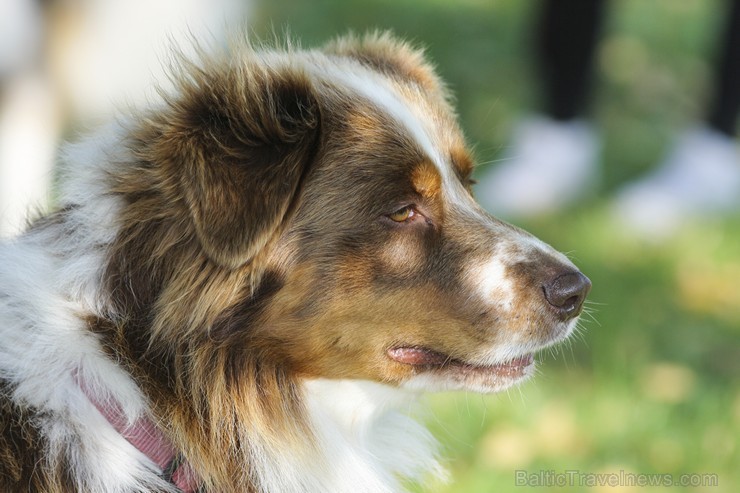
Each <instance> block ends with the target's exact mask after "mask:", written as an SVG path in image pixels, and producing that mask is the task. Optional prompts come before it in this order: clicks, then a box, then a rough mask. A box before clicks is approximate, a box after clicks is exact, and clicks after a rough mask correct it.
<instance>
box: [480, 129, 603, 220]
mask: <svg viewBox="0 0 740 493" xmlns="http://www.w3.org/2000/svg"><path fill="white" fill-rule="evenodd" d="M599 152H600V144H599V140H598V138H597V136H596V132H594V130H593V129H592V127H591V126H590V125H588V124H587V123H585V122H583V121H581V120H573V121H568V122H558V121H555V120H551V119H549V118H545V117H537V118H531V119H528V120H525V121H523V122H522V123H521V124H520V125H519V126H518V128H517V129H516V131H515V134H514V139H513V144H512V146H511V149H510V151H509V152H508V153H507V154H508V155H509V157H508V158H506V159H504V160H503V162H502V164H501V165H500V166H498V167H495V168H493V169H492V170H491V171H490V172H489V173H487V174H485V175H484V176H482V177H481V178H480V179H479V184H478V186H477V196H478V199H479V200H480V202H481V203H482V204H483V206H484V207H485V208H486V209H488V211H489V212H491V213H493V214H495V215H498V216H502V217H508V218H522V217H533V216H540V215H545V214H549V213H553V212H557V211H558V210H560V209H562V208H564V207H566V206H568V205H571V204H572V203H574V202H575V201H577V200H578V199H580V198H582V197H583V196H584V195H585V194H586V193H587V192H589V191H590V190H591V189H592V187H593V186H594V185H595V183H596V181H597V175H598V163H597V159H598V158H597V156H598V154H599Z"/></svg>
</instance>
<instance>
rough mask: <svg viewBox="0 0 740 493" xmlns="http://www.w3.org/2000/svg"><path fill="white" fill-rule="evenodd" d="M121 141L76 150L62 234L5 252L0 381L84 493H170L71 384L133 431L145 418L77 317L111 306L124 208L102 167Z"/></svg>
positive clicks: (41, 235) (43, 234)
mask: <svg viewBox="0 0 740 493" xmlns="http://www.w3.org/2000/svg"><path fill="white" fill-rule="evenodd" d="M119 137H120V129H117V128H115V127H111V128H109V129H106V132H105V133H104V134H103V135H101V136H100V137H95V138H93V139H91V140H90V141H88V143H87V144H86V145H84V146H80V147H76V148H71V149H70V151H69V156H70V157H69V158H68V160H67V164H66V167H67V172H68V173H69V174H70V175H74V176H75V177H76V179H75V180H74V181H72V182H70V184H69V185H68V186H67V188H66V189H65V190H64V191H63V194H62V196H63V202H62V205H63V206H66V205H72V204H75V205H77V206H78V209H76V210H73V211H72V212H71V213H70V217H69V220H68V221H67V222H66V223H65V224H64V225H63V226H62V225H60V226H59V227H58V228H45V229H41V230H36V231H33V232H31V233H29V234H27V235H25V236H22V237H20V238H18V239H16V240H13V241H10V242H8V243H6V244H2V245H0V280H2V284H0V341H1V342H2V343H1V344H0V377H2V378H3V379H5V380H7V381H8V382H10V383H12V384H14V387H15V388H14V392H13V395H12V398H13V400H15V401H16V402H17V403H19V404H21V405H24V406H31V407H33V408H36V409H37V410H39V411H41V412H43V413H44V418H43V419H42V420H41V421H40V423H39V424H40V428H41V430H40V431H41V432H42V433H43V435H44V436H45V437H46V439H47V441H48V449H49V450H48V453H47V454H46V457H47V460H48V461H49V462H50V463H53V462H54V461H55V460H58V459H59V458H60V457H61V456H62V455H66V456H67V458H68V460H69V461H70V462H71V464H72V468H73V474H74V479H75V480H76V482H77V484H78V485H79V489H80V491H96V492H111V493H114V492H121V493H123V492H138V491H141V492H144V491H150V490H151V489H152V488H155V487H156V488H160V489H165V490H166V489H167V488H168V486H167V484H166V483H164V482H163V481H162V480H161V479H160V478H159V477H158V476H157V472H158V471H157V470H156V467H155V466H154V464H152V463H151V462H150V461H149V459H147V458H146V457H145V456H143V455H142V454H141V453H140V452H139V451H138V450H136V449H135V448H134V447H133V446H132V445H131V444H129V443H128V442H127V441H126V440H125V439H124V438H123V437H121V436H120V435H119V434H118V433H117V432H116V431H115V430H114V429H113V427H112V426H111V425H110V424H109V423H108V422H107V421H106V420H105V419H104V418H103V416H102V415H101V414H100V413H99V412H98V411H97V409H96V408H95V407H94V406H93V405H92V404H91V403H90V401H89V400H88V398H87V397H86V396H85V395H84V394H83V392H82V390H81V389H80V387H79V385H78V384H77V382H76V380H75V375H79V376H81V377H82V378H84V379H85V381H86V383H87V384H88V386H89V387H90V388H91V389H92V390H91V391H92V392H95V393H97V394H99V395H100V400H101V401H103V400H105V399H106V398H111V399H115V400H116V401H118V402H119V403H121V404H122V405H123V406H124V412H125V413H126V416H127V417H128V419H129V420H130V421H131V422H133V421H134V420H135V419H136V417H137V416H138V415H140V414H141V413H142V412H144V410H145V409H146V402H145V401H144V399H143V397H142V396H141V394H140V392H139V390H138V388H137V387H136V385H135V384H134V382H133V381H131V379H130V377H129V376H128V375H127V374H126V373H124V372H123V371H122V370H121V369H120V368H119V367H118V366H117V365H116V364H115V363H114V362H113V361H111V360H110V359H109V358H108V357H106V356H105V355H104V352H103V350H102V348H101V346H100V343H99V341H98V340H97V338H96V337H95V336H94V335H93V334H92V333H91V332H90V331H89V330H88V329H87V327H85V325H84V322H83V320H82V319H81V318H80V316H81V315H84V314H87V313H100V310H101V309H102V307H103V306H104V305H105V300H101V299H99V295H98V293H99V292H100V290H99V283H100V279H101V275H102V272H101V269H102V266H103V260H104V258H105V253H106V252H105V245H106V244H107V243H109V242H110V241H111V240H112V239H113V237H114V236H115V233H116V231H115V228H114V226H113V225H114V224H115V221H112V220H111V219H112V218H113V217H115V214H116V210H117V207H118V206H117V204H116V203H115V200H114V199H112V198H111V197H110V196H108V195H106V194H105V191H104V190H105V189H104V187H103V184H104V183H105V179H106V177H105V169H104V166H103V164H105V163H110V162H111V160H112V159H118V158H122V156H111V155H109V154H107V153H108V152H109V150H110V149H117V148H118V147H116V146H114V147H110V145H111V143H112V142H116V141H117V140H118V138H119ZM80 168H81V169H80ZM50 465H51V464H50Z"/></svg>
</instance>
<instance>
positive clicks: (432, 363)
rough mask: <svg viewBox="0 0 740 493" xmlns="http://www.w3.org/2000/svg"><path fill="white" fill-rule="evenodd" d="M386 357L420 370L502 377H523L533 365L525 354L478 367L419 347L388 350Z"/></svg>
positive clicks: (528, 355)
mask: <svg viewBox="0 0 740 493" xmlns="http://www.w3.org/2000/svg"><path fill="white" fill-rule="evenodd" d="M388 357H389V358H391V359H392V360H393V361H396V362H397V363H401V364H404V365H409V366H413V367H415V368H418V369H420V370H447V369H449V370H453V371H463V372H482V373H488V374H495V375H498V376H502V377H518V376H523V375H524V371H525V369H526V368H527V367H529V366H530V365H532V364H533V363H534V355H533V354H532V353H527V354H524V355H522V356H518V357H516V358H512V359H511V360H509V361H506V362H503V363H497V364H492V365H491V364H488V365H478V364H475V363H469V362H465V361H462V360H460V359H456V358H453V357H451V356H448V355H446V354H444V353H441V352H439V351H435V350H432V349H428V348H425V347H421V346H399V347H393V348H391V349H389V350H388Z"/></svg>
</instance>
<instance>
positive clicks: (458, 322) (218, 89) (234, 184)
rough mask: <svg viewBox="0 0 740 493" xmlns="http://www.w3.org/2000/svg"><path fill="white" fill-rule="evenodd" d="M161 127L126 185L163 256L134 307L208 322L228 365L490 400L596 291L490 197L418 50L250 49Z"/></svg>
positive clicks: (192, 91) (133, 213) (156, 315)
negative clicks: (255, 357)
mask: <svg viewBox="0 0 740 493" xmlns="http://www.w3.org/2000/svg"><path fill="white" fill-rule="evenodd" d="M159 115H160V116H157V117H152V121H151V122H149V124H148V127H147V128H146V130H142V131H141V132H140V134H139V135H138V137H136V139H138V140H136V139H135V140H136V142H135V143H134V144H132V148H134V149H135V150H136V151H135V152H137V153H138V155H139V156H141V161H142V163H143V164H142V165H141V166H140V168H139V169H137V171H136V177H132V176H131V175H129V176H128V178H127V181H124V180H121V183H125V184H123V185H121V184H119V185H118V190H119V191H120V192H122V193H125V194H126V195H127V197H128V199H129V203H130V205H131V207H130V212H129V213H128V218H124V231H125V232H127V233H126V234H128V240H127V241H128V244H131V242H132V241H140V242H149V243H151V244H152V245H154V246H151V247H148V250H147V249H145V251H146V253H142V254H141V255H142V258H143V256H146V257H147V260H146V261H145V262H146V263H147V265H149V266H150V267H148V268H149V269H150V271H148V272H143V273H142V274H141V276H142V277H146V281H145V282H149V283H150V284H151V280H152V279H155V280H156V286H155V287H152V288H150V290H151V291H152V292H151V293H149V294H147V296H149V297H150V299H149V300H148V302H147V301H146V300H144V301H142V300H137V303H135V304H137V305H138V306H143V305H145V304H146V303H149V304H150V305H151V306H152V307H154V308H151V309H150V313H149V315H148V316H149V319H151V320H154V323H155V325H157V323H159V325H160V326H161V327H164V326H166V325H167V324H168V323H170V324H172V325H187V324H191V325H193V324H192V320H196V319H197V320H199V321H201V322H203V321H206V322H207V323H205V328H204V329H203V330H204V331H205V332H207V339H208V340H209V341H212V342H213V341H215V344H217V345H220V346H222V347H229V348H231V349H230V354H232V355H238V354H239V353H240V351H243V352H244V353H245V354H246V353H250V354H254V352H255V351H259V353H260V354H262V355H263V356H264V357H265V358H266V359H269V360H270V361H271V362H273V364H279V365H281V366H282V367H284V368H288V369H289V370H290V371H291V372H293V373H294V374H296V375H301V376H305V377H307V378H314V377H323V378H352V379H371V380H375V381H380V382H386V383H390V384H395V385H398V386H403V387H409V388H421V389H431V390H437V389H471V390H476V391H482V392H492V391H498V390H501V389H503V388H506V387H508V386H509V385H511V384H512V383H514V382H516V381H518V380H520V379H522V378H523V377H525V376H527V375H529V374H530V373H531V372H532V370H533V360H532V353H533V352H535V351H537V350H539V349H541V348H544V347H547V346H549V345H551V344H553V343H555V342H558V341H560V340H562V339H564V338H565V337H567V336H568V335H569V334H570V333H571V331H572V330H573V328H574V325H575V324H576V320H577V317H578V315H579V313H580V311H581V308H582V305H583V302H584V299H585V297H586V295H587V293H588V290H589V288H590V283H589V281H588V279H587V278H586V277H585V276H583V275H582V274H581V273H580V272H579V271H578V270H577V269H576V267H575V266H574V265H573V264H572V263H571V262H570V261H569V260H568V259H567V258H566V257H565V256H563V255H561V254H559V253H557V252H556V251H555V250H553V249H552V248H551V247H549V246H547V245H545V244H544V243H542V242H541V241H539V240H537V239H536V238H534V237H533V236H531V235H529V234H527V233H526V232H524V231H521V230H519V229H517V228H515V227H513V226H510V225H508V224H506V223H504V222H501V221H499V220H497V219H495V218H494V217H491V216H490V215H489V214H487V213H486V212H485V211H484V210H483V209H481V207H480V206H479V205H478V204H477V203H476V202H475V199H474V198H473V195H472V181H471V173H472V171H473V159H472V157H471V156H470V153H469V151H468V148H467V146H466V144H465V142H464V139H463V137H462V135H461V132H460V129H459V127H458V124H457V123H456V119H455V115H454V112H453V110H452V108H451V105H450V98H449V95H448V93H447V91H446V89H445V87H444V85H443V84H442V83H441V82H440V80H439V79H438V77H437V76H436V74H435V73H434V71H433V69H432V68H431V67H430V66H429V65H428V64H427V63H426V62H425V61H424V60H423V57H422V55H421V54H420V53H419V52H417V51H415V50H413V49H411V48H409V47H408V46H407V45H404V44H402V43H399V42H396V41H394V40H392V39H390V38H389V37H388V36H385V35H380V36H371V37H368V38H365V39H363V40H356V39H344V40H341V41H339V42H336V43H333V44H332V45H330V46H329V47H327V48H326V49H325V50H323V51H317V52H310V51H309V52H292V53H288V54H285V53H278V52H270V51H268V52H262V53H254V52H251V51H250V53H249V54H248V56H246V57H243V58H238V59H237V58H235V59H232V60H230V61H227V62H223V63H213V64H209V65H206V66H205V67H201V68H191V69H190V70H189V75H187V76H186V77H184V78H182V80H181V83H180V92H179V93H178V95H177V96H174V97H172V98H171V100H170V102H169V106H168V108H167V110H166V111H165V112H164V113H160V114H159ZM162 115H163V116H162ZM144 190H145V191H144ZM522 193H526V190H523V191H522ZM143 218H146V219H143ZM134 223H135V224H134ZM144 223H146V224H148V225H149V226H141V224H144ZM126 224H129V226H128V227H127V226H126ZM163 224H166V225H168V226H167V227H166V228H164V227H163V226H162V225H163ZM155 231H156V234H155ZM137 232H138V233H137ZM137 235H138V236H137ZM157 235H161V236H159V238H157ZM134 237H140V238H139V239H138V240H132V239H131V238H134ZM126 244H127V243H126V242H125V241H123V242H122V243H121V245H123V246H122V247H121V249H120V250H121V251H122V252H125V245H126ZM157 245H158V246H157ZM163 245H164V246H163ZM191 247H192V248H194V249H195V250H193V251H195V252H197V253H194V254H192V255H190V254H188V255H184V254H183V255H182V256H181V261H179V262H180V263H178V261H175V260H171V259H172V258H175V257H176V255H177V254H176V253H175V252H177V251H178V249H182V250H183V251H184V250H187V249H188V248H191ZM192 248H191V249H192ZM121 255H123V254H121ZM168 256H169V257H170V260H166V261H165V260H162V261H161V262H160V263H159V264H156V265H158V266H159V267H156V268H155V267H153V266H154V265H155V264H154V263H153V262H155V261H153V260H151V259H163V258H166V257H168ZM127 259H128V261H129V262H131V265H129V270H131V269H134V270H135V269H136V268H138V269H142V268H141V267H136V266H134V263H135V262H136V260H135V259H133V260H131V252H130V251H129V253H128V257H127ZM186 261H187V262H189V265H188V266H187V267H185V266H184V262H186ZM168 262H169V263H168ZM194 265H195V266H197V267H193V266H194ZM151 269H155V270H156V269H159V271H161V272H160V273H158V274H156V275H153V274H152V272H151ZM180 271H187V275H184V274H182V273H181V272H180ZM131 275H132V274H130V273H128V274H126V276H131ZM126 276H123V277H126ZM119 277H121V276H119ZM137 279H138V278H137ZM137 279H133V281H132V280H131V279H128V278H126V279H125V281H126V282H127V283H128V284H136V283H137V282H140V280H137ZM144 297H146V296H144ZM178 311H179V312H183V313H190V315H188V316H181V317H180V319H181V320H182V321H184V322H182V324H180V323H179V322H178V323H174V324H173V323H172V321H170V322H167V320H166V317H164V315H162V313H169V314H170V315H172V314H173V313H175V312H178ZM196 312H197V313H199V314H200V315H197V314H196ZM201 312H202V313H201ZM163 317H164V318H163ZM163 320H164V321H163ZM162 330H164V331H165V332H166V330H167V329H166V328H165V329H162ZM172 330H184V329H183V328H182V327H174V328H172ZM190 334H191V335H192V334H193V332H192V331H191V332H190ZM198 337H205V336H203V335H202V334H200V335H198ZM255 348H257V349H255ZM234 358H237V359H238V356H234ZM276 362H277V363H276Z"/></svg>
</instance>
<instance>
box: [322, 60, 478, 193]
mask: <svg viewBox="0 0 740 493" xmlns="http://www.w3.org/2000/svg"><path fill="white" fill-rule="evenodd" d="M315 75H316V76H318V77H319V78H321V79H323V80H326V81H330V82H329V83H330V84H332V85H334V86H335V87H337V88H338V89H339V91H341V92H343V93H345V94H346V95H348V96H350V97H352V98H354V99H356V100H357V101H359V102H361V104H363V105H364V106H365V107H366V108H370V109H371V111H372V112H373V113H374V115H373V116H374V117H375V119H376V121H377V122H378V123H379V125H381V128H376V129H374V130H375V131H378V132H384V133H387V134H389V135H392V134H393V133H399V134H400V135H397V137H399V138H401V140H403V141H404V142H409V143H411V144H412V145H413V146H414V149H413V151H415V153H416V154H417V155H418V159H417V161H418V163H419V164H422V163H424V164H426V163H431V164H432V165H433V166H434V169H435V170H436V172H437V173H439V175H440V178H441V181H442V186H443V188H444V189H445V190H446V191H447V193H449V194H452V195H453V196H454V195H457V194H461V193H462V194H464V187H463V186H462V185H461V184H460V177H461V176H468V175H469V174H470V172H471V171H472V159H471V158H470V156H469V153H468V151H467V148H466V146H465V143H464V139H463V138H462V136H461V132H460V130H459V128H458V126H457V123H456V120H455V118H454V115H452V114H451V112H450V109H449V107H448V105H447V103H446V101H445V100H444V99H443V98H442V96H441V95H440V96H438V95H430V94H428V93H425V92H424V90H423V89H422V88H420V87H419V86H418V85H416V84H412V83H408V82H406V81H402V80H397V79H393V78H391V77H388V76H386V75H384V74H381V73H378V72H377V71H374V70H372V69H369V68H367V67H364V66H362V65H360V64H357V63H353V62H352V61H348V60H342V61H338V62H335V63H332V64H328V65H323V66H322V67H320V68H318V71H317V72H315Z"/></svg>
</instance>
